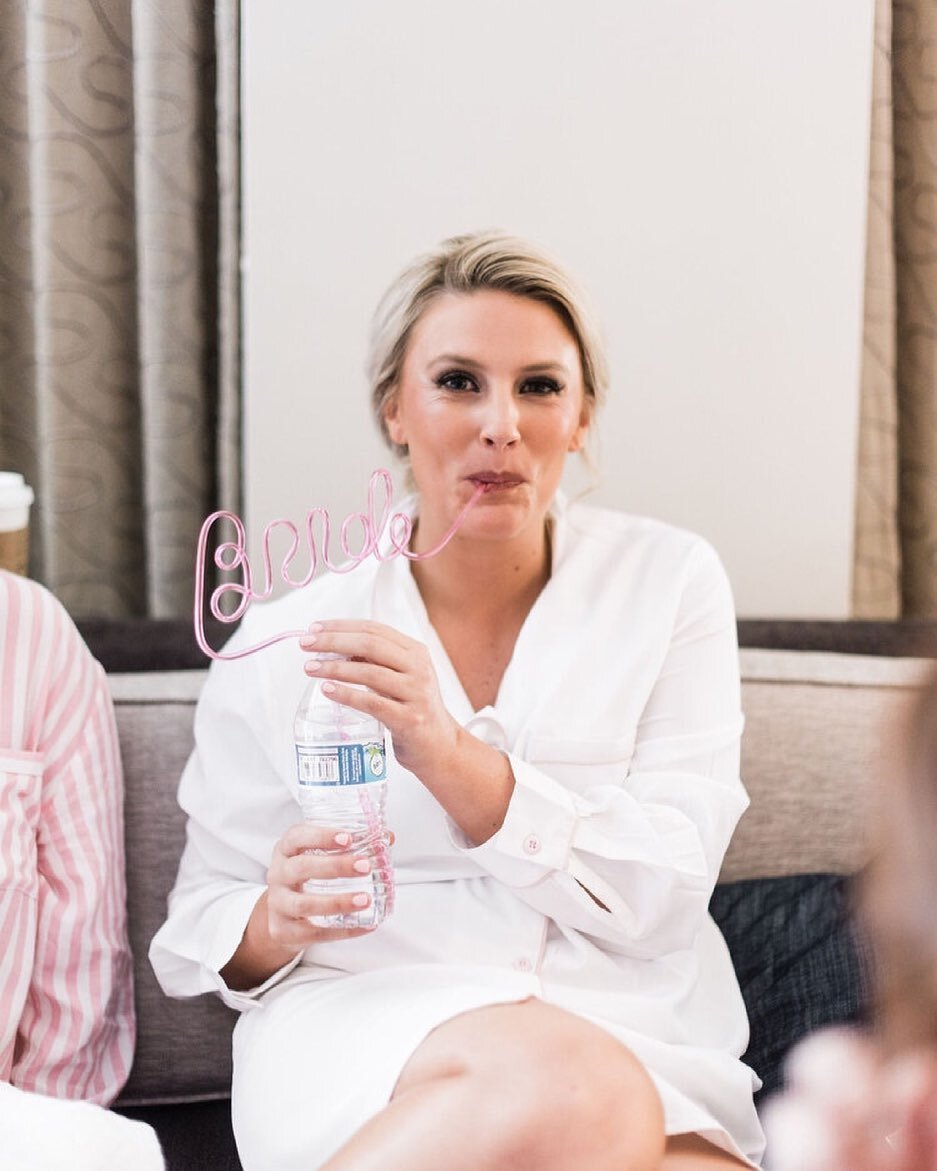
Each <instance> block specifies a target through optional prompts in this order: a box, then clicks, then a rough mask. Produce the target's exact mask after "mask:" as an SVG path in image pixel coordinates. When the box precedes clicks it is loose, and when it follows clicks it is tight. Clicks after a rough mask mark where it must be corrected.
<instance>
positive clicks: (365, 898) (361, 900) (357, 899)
mask: <svg viewBox="0 0 937 1171" xmlns="http://www.w3.org/2000/svg"><path fill="white" fill-rule="evenodd" d="M370 901H371V896H370V895H355V896H354V898H353V899H352V900H351V904H352V906H353V907H366V906H367V905H368V903H369V902H370Z"/></svg>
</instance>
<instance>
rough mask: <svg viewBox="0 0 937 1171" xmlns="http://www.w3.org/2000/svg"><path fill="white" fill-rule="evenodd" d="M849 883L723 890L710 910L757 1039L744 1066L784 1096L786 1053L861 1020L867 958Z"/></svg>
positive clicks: (778, 882) (837, 879) (803, 881)
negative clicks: (821, 1032)
mask: <svg viewBox="0 0 937 1171" xmlns="http://www.w3.org/2000/svg"><path fill="white" fill-rule="evenodd" d="M848 884H849V880H848V879H846V878H844V877H842V876H841V875H834V874H807V875H793V876H790V877H786V878H762V879H748V880H743V881H740V882H730V883H725V884H723V885H721V886H717V887H716V890H715V892H714V894H713V897H712V901H711V903H710V911H711V913H712V916H713V918H714V919H715V920H716V922H717V924H718V925H719V927H720V929H721V931H722V933H723V936H724V937H725V941H726V944H727V945H728V948H729V952H730V953H731V955H732V961H733V963H734V965H735V971H736V974H737V976H738V979H739V985H740V986H741V989H742V996H743V998H744V1000H745V1007H746V1008H747V1009H748V1019H749V1023H750V1025H751V1041H750V1044H749V1047H748V1051H747V1052H746V1054H745V1057H744V1060H745V1062H746V1063H747V1064H748V1065H750V1066H751V1067H752V1069H754V1070H755V1072H756V1073H757V1074H758V1075H759V1077H760V1078H761V1079H762V1082H763V1083H764V1084H763V1086H762V1089H761V1091H760V1092H759V1095H758V1098H757V1099H756V1100H758V1099H760V1098H761V1097H764V1096H765V1095H767V1094H770V1093H772V1092H774V1091H775V1090H777V1089H778V1088H779V1087H780V1085H781V1081H782V1064H783V1061H784V1057H785V1055H786V1054H787V1051H788V1050H789V1049H790V1047H791V1046H792V1045H794V1044H795V1043H796V1042H797V1041H799V1040H800V1039H801V1038H802V1037H804V1036H806V1034H807V1033H810V1032H813V1030H814V1029H818V1028H822V1027H824V1026H826V1025H835V1024H846V1023H850V1022H855V1021H858V1020H860V1019H861V1018H862V1016H863V1013H864V1009H865V1004H866V1001H867V985H868V976H867V973H868V954H867V948H866V947H865V946H863V945H862V944H861V942H860V936H859V935H858V933H857V931H856V930H855V928H854V926H853V924H852V920H851V915H850V898H849V885H848Z"/></svg>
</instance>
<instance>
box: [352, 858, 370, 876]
mask: <svg viewBox="0 0 937 1171" xmlns="http://www.w3.org/2000/svg"><path fill="white" fill-rule="evenodd" d="M352 870H357V871H358V873H359V874H370V873H371V863H370V862H369V861H368V860H367V858H359V859H358V861H357V862H356V863H355V864H354V866H353V867H352Z"/></svg>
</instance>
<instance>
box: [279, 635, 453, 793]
mask: <svg viewBox="0 0 937 1171" xmlns="http://www.w3.org/2000/svg"><path fill="white" fill-rule="evenodd" d="M300 646H301V647H302V648H303V650H307V651H322V652H328V653H333V654H339V655H344V656H346V657H345V658H343V659H325V660H322V659H315V658H312V659H309V660H308V662H307V663H306V673H307V674H308V675H310V676H318V677H319V678H321V679H327V680H329V681H330V683H329V685H327V686H326V688H325V690H327V691H328V694H329V695H330V696H331V698H332V699H334V700H335V701H336V703H341V704H344V705H345V706H346V707H350V708H354V709H355V710H356V711H360V712H365V713H366V714H368V715H372V716H375V717H376V718H377V719H379V720H380V721H381V723H382V724H383V725H384V727H385V728H386V729H387V731H388V732H389V733H390V737H391V740H392V741H393V745H394V755H395V756H396V758H397V760H398V761H399V762H400V764H402V765H403V767H404V768H406V769H409V770H410V772H412V773H415V774H416V776H418V777H419V778H420V779H421V780H423V781H424V783H426V779H427V778H431V777H433V776H434V775H436V774H437V773H439V772H440V771H442V770H443V769H444V768H445V766H446V764H447V763H448V762H449V761H451V759H452V757H453V755H454V753H455V750H456V743H457V741H458V738H459V734H460V733H461V731H462V730H461V728H460V727H459V725H458V724H457V723H456V721H455V720H454V719H453V718H452V716H451V715H450V714H449V712H448V710H447V709H446V706H445V704H444V703H443V701H442V696H441V695H440V692H439V683H438V682H437V679H436V671H435V669H434V668H433V664H432V662H431V660H430V657H429V651H427V649H426V647H425V646H424V645H423V644H422V643H421V642H417V641H416V640H415V639H412V638H407V636H406V635H403V634H401V633H400V632H399V631H397V630H394V629H393V627H391V626H385V625H384V624H383V623H380V622H369V621H367V620H361V621H347V620H345V621H339V620H336V621H332V622H317V623H314V624H313V625H312V626H310V628H309V631H308V633H307V634H306V635H305V636H304V637H303V638H301V639H300ZM329 687H331V690H329ZM362 688H365V689H366V690H362Z"/></svg>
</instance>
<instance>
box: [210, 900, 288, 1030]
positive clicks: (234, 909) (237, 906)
mask: <svg viewBox="0 0 937 1171" xmlns="http://www.w3.org/2000/svg"><path fill="white" fill-rule="evenodd" d="M265 890H266V887H264V886H259V887H251V888H250V889H248V890H245V891H240V892H238V894H236V895H232V896H230V897H229V898H228V899H226V900H225V910H224V914H223V915H220V916H219V918H218V923H217V926H216V928H215V932H214V935H213V937H212V942H211V946H210V947H209V949H208V953H207V955H206V956H205V959H204V961H203V962H204V964H205V966H206V968H207V969H208V971H209V973H210V975H211V980H212V983H213V984H214V985H215V987H216V988H217V990H218V992H219V993H220V995H221V999H222V1000H223V1001H224V1002H225V1004H227V1005H228V1006H229V1007H230V1008H234V1009H237V1011H238V1012H245V1011H246V1010H248V1009H251V1008H255V1007H256V1005H257V1002H258V1000H259V998H260V997H261V996H262V995H263V994H264V993H265V992H266V991H267V990H268V989H269V988H272V987H273V986H274V985H275V984H279V982H280V981H281V980H282V979H283V978H284V976H286V975H288V974H289V973H290V972H292V970H293V969H294V968H295V967H296V965H297V964H298V963H299V961H300V959H301V958H302V954H303V953H302V952H301V951H300V952H297V954H296V955H295V956H293V958H292V959H291V960H288V961H287V962H286V963H285V964H284V965H283V966H282V967H281V968H278V969H277V970H276V971H275V972H274V973H273V974H272V975H270V976H268V977H267V979H266V980H264V982H263V983H262V984H258V985H257V987H256V988H248V989H245V990H242V991H235V989H233V988H229V987H228V985H227V984H226V983H225V982H224V978H223V977H222V975H221V969H222V968H223V967H224V966H225V964H226V963H227V962H228V960H230V959H231V957H232V956H233V955H234V953H235V952H236V951H237V948H238V944H239V943H240V942H241V940H242V938H243V937H244V929H245V927H246V926H247V921H248V920H249V919H250V917H251V913H252V911H253V910H254V907H255V905H256V904H257V900H258V899H259V898H260V896H261V895H262V894H263V892H264V891H265Z"/></svg>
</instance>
